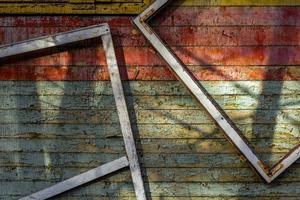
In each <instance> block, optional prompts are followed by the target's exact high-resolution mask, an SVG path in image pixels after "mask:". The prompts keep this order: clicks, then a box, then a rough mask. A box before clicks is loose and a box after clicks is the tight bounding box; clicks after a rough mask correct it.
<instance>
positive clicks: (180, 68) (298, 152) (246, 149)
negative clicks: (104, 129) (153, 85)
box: [133, 0, 300, 183]
mask: <svg viewBox="0 0 300 200" xmlns="http://www.w3.org/2000/svg"><path fill="white" fill-rule="evenodd" d="M169 2H171V1H170V0H156V1H155V2H154V3H152V4H151V5H150V6H149V7H148V8H147V9H146V10H145V11H143V12H142V13H141V14H140V15H139V16H138V17H137V18H135V19H134V21H133V22H134V24H135V25H136V27H137V28H138V29H139V30H140V31H141V32H142V34H143V35H144V36H145V37H146V38H147V39H148V41H149V42H150V43H151V44H152V46H153V47H154V48H155V49H156V51H157V52H158V53H159V54H160V56H161V57H162V58H163V59H164V60H165V61H166V63H167V64H168V66H169V68H170V69H171V70H172V71H173V73H174V74H175V75H176V76H177V77H178V78H179V80H180V81H181V82H182V83H183V84H184V85H185V86H186V87H187V88H188V89H189V90H190V92H191V93H192V95H193V96H194V97H195V98H196V100H197V101H198V102H199V103H200V104H201V105H203V107H204V108H205V109H206V110H207V112H208V113H209V114H210V115H211V117H212V118H213V119H214V120H215V122H216V123H217V124H218V125H219V126H220V127H221V128H222V130H223V131H224V133H225V134H226V136H227V137H228V139H229V140H230V141H231V142H232V143H233V144H234V145H235V146H236V148H237V149H238V150H239V151H240V152H241V153H242V154H243V155H244V157H245V158H246V159H247V161H248V162H249V163H250V164H251V166H252V167H253V168H254V169H255V171H256V172H258V174H259V175H260V176H261V177H262V178H263V179H264V180H265V181H266V182H267V183H270V182H272V181H273V180H274V179H275V178H276V177H278V176H279V175H280V174H281V173H282V172H283V171H285V170H286V169H287V168H288V167H289V166H290V165H291V164H292V163H294V162H295V161H296V160H298V158H299V157H300V144H299V145H297V146H296V147H295V148H294V149H292V150H291V151H290V152H289V153H288V154H287V155H286V156H285V157H284V158H283V159H282V160H280V161H279V162H277V163H276V164H275V165H274V166H273V167H272V168H270V169H268V168H267V167H266V165H265V164H264V163H263V162H262V161H261V160H260V159H259V158H258V157H257V155H256V154H255V153H254V151H253V150H252V149H251V147H250V145H248V143H247V141H246V139H245V138H244V137H243V136H242V135H241V133H240V131H239V130H238V129H237V128H236V127H235V125H234V123H233V122H232V121H231V120H230V118H229V117H228V116H227V115H226V114H225V113H224V112H223V111H222V109H221V108H220V106H218V104H217V103H216V102H215V101H214V100H213V99H212V98H211V97H210V95H209V94H208V93H207V92H206V90H205V89H204V87H203V86H202V85H201V84H200V83H198V82H197V81H196V80H195V79H194V77H193V75H192V74H191V73H190V72H189V71H188V69H187V68H186V67H185V66H184V65H183V64H182V62H181V61H180V59H179V58H178V57H177V56H176V55H175V54H174V53H173V52H172V51H171V50H170V49H169V48H167V46H166V44H164V43H163V42H162V40H161V39H160V38H159V36H158V35H157V34H156V33H155V32H154V30H153V29H152V28H151V27H150V26H149V25H148V24H147V22H148V20H150V19H151V17H153V16H154V15H155V14H156V13H157V12H158V11H159V10H160V9H162V8H163V7H164V6H166V5H167V3H169Z"/></svg>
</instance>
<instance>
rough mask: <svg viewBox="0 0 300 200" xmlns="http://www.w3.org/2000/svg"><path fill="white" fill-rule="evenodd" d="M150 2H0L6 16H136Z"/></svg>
mask: <svg viewBox="0 0 300 200" xmlns="http://www.w3.org/2000/svg"><path fill="white" fill-rule="evenodd" d="M148 3H149V0H129V1H128V0H117V1H115V0H113V1H110V0H109V1H107V0H62V1H60V0H47V1H43V0H38V1H33V0H22V1H19V0H10V1H5V0H1V1H0V12H1V13H5V14H111V13H114V14H136V13H139V12H141V11H142V10H143V8H144V7H145V6H147V5H148Z"/></svg>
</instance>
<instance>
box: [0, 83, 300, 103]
mask: <svg viewBox="0 0 300 200" xmlns="http://www.w3.org/2000/svg"><path fill="white" fill-rule="evenodd" d="M123 83H124V93H125V95H126V96H188V95H189V91H188V90H187V89H186V88H185V87H184V86H183V85H182V84H180V82H179V81H129V82H127V81H124V82H123ZM201 83H202V84H203V86H204V87H205V89H206V90H207V91H208V92H209V93H210V94H211V95H215V96H218V95H219V96H222V95H224V96H226V95H249V96H251V97H253V98H256V99H258V98H259V96H260V95H298V94H300V81H282V82H278V81H201ZM0 95H2V96H7V95H23V96H27V95H34V96H51V95H54V96H89V95H90V96H97V95H112V88H111V84H110V82H108V81H97V82H94V81H38V82H37V81H0Z"/></svg>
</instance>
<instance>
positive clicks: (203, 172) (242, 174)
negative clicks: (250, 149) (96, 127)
mask: <svg viewBox="0 0 300 200" xmlns="http://www.w3.org/2000/svg"><path fill="white" fill-rule="evenodd" d="M88 170H90V169H89V168H74V167H73V168H72V167H68V168H51V167H49V168H43V167H17V169H11V168H9V167H1V168H0V171H1V172H2V173H1V175H0V180H2V181H5V180H11V181H17V180H22V181H56V182H59V181H60V180H65V179H68V178H70V177H73V176H76V175H78V174H81V173H84V172H86V171H88ZM16 171H17V173H16ZM299 173H300V168H299V167H298V166H295V167H291V168H290V169H289V170H287V172H286V173H284V174H283V175H282V176H281V177H279V179H278V180H277V181H276V182H277V183H279V182H289V181H293V182H295V181H299V179H300V178H299V177H300V176H299ZM143 177H144V179H146V180H148V181H149V182H177V183H180V182H182V183H187V182H191V183H194V182H220V183H223V182H260V181H261V179H260V178H259V176H257V175H256V174H255V173H254V172H253V171H252V170H251V168H247V167H246V168H225V169H222V168H149V169H146V171H144V173H143ZM129 180H130V173H129V172H128V171H127V170H124V171H120V172H119V173H116V174H114V175H113V176H108V177H103V178H102V179H101V182H102V181H103V182H109V183H115V182H128V181H129Z"/></svg>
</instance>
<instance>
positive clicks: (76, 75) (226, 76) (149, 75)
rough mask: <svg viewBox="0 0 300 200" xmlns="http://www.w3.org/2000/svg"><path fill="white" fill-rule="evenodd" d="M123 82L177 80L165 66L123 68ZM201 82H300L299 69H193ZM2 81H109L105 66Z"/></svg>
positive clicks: (21, 73)
mask: <svg viewBox="0 0 300 200" xmlns="http://www.w3.org/2000/svg"><path fill="white" fill-rule="evenodd" d="M120 69H121V78H122V79H123V80H131V81H132V80H135V81H149V80H152V81H170V80H177V78H176V77H175V76H174V75H173V74H172V73H171V71H170V70H169V69H168V68H167V67H166V66H127V67H125V66H120ZM189 69H190V71H191V72H192V74H193V75H194V77H195V79H197V80H202V81H213V80H217V81H223V80H225V81H240V80H242V81H243V80H247V81H251V80H264V81H266V80H271V81H272V80H273V81H286V80H289V81H298V80H300V75H299V66H206V67H204V66H190V67H189ZM0 80H23V81H24V80H29V81H31V80H37V81H45V80H48V81H108V80H109V73H108V69H107V67H106V66H87V67H86V66H76V67H74V66H22V65H18V66H10V65H9V66H3V67H1V68H0Z"/></svg>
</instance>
